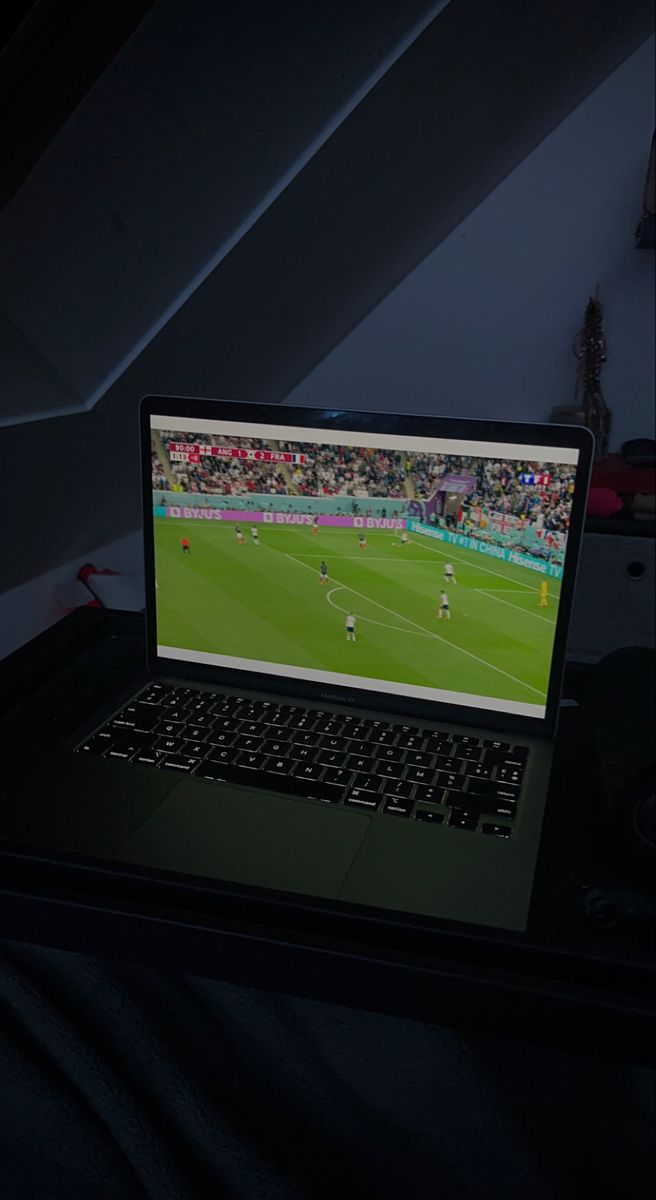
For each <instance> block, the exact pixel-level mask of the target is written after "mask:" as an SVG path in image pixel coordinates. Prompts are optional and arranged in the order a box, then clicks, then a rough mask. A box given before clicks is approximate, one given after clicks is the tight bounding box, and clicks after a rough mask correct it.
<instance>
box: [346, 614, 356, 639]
mask: <svg viewBox="0 0 656 1200" xmlns="http://www.w3.org/2000/svg"><path fill="white" fill-rule="evenodd" d="M346 640H347V642H354V641H355V617H354V615H353V613H349V614H348V616H347V618H346Z"/></svg>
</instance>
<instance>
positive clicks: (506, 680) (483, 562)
mask: <svg viewBox="0 0 656 1200" xmlns="http://www.w3.org/2000/svg"><path fill="white" fill-rule="evenodd" d="M242 529H243V531H244V539H245V541H244V544H243V545H239V544H238V542H237V538H236V535H235V531H234V525H233V524H232V523H226V524H225V525H224V524H222V523H220V522H218V521H216V522H214V521H212V522H210V521H206V520H195V521H194V520H190V521H178V520H171V519H168V518H155V561H156V577H157V593H156V594H157V641H158V643H159V644H160V645H165V646H178V647H181V648H185V649H188V650H198V651H206V652H210V653H214V654H227V655H234V656H238V657H240V658H250V659H264V660H266V661H269V662H277V663H289V664H292V665H294V666H297V667H309V668H314V669H318V670H322V671H335V672H339V673H342V674H348V675H363V676H368V677H373V678H379V679H389V680H394V681H397V682H399V683H409V684H415V685H420V686H423V687H433V688H444V689H447V690H449V691H456V692H469V693H474V694H476V695H479V696H490V697H496V698H498V699H504V700H515V701H523V702H525V703H530V704H544V702H545V697H546V691H547V681H548V673H549V663H550V659H551V651H552V646H553V640H554V629H555V620H556V611H557V607H558V598H559V594H560V583H559V581H558V580H555V579H549V580H548V581H547V582H548V587H549V596H548V607H547V608H540V607H539V606H538V600H539V597H538V588H539V585H540V583H541V582H542V580H543V579H544V578H545V576H543V575H541V574H538V573H537V572H531V571H530V570H528V569H527V568H525V567H518V566H515V565H513V564H509V563H503V562H498V561H497V560H496V559H491V558H487V557H486V556H484V555H482V554H478V553H476V551H472V550H460V549H458V548H457V547H453V548H451V547H445V546H442V545H440V544H439V543H437V542H435V541H434V540H432V539H431V540H429V539H428V538H422V537H421V535H417V534H412V535H410V542H409V544H408V545H407V546H401V545H400V542H399V535H397V534H393V533H388V532H370V531H367V549H366V550H364V551H362V550H360V549H359V547H358V532H359V531H358V530H356V529H332V528H325V529H322V530H321V532H320V533H319V535H318V536H313V535H312V533H311V530H310V528H308V527H305V526H302V527H299V526H287V527H281V526H271V525H265V524H261V525H259V526H258V532H259V537H260V540H259V545H255V544H254V543H253V540H252V537H251V533H250V527H249V525H248V520H247V517H246V519H245V520H244V522H243V524H242ZM184 535H186V536H187V537H188V538H189V542H190V546H191V554H189V555H185V554H183V552H182V549H181V547H180V538H181V537H183V536H184ZM322 558H325V560H326V563H327V566H328V572H329V584H328V585H327V586H322V585H320V583H319V564H320V562H321V559H322ZM445 562H451V563H452V564H453V568H454V573H455V577H456V580H457V583H455V584H453V583H452V584H450V585H448V587H447V588H446V590H447V592H448V594H449V599H450V604H451V620H449V621H447V620H446V619H445V618H444V617H443V618H442V619H441V620H438V619H437V614H438V608H439V597H440V591H441V590H442V586H443V581H444V571H443V567H444V563H445ZM349 612H353V613H354V614H355V616H356V637H357V640H356V642H355V643H353V642H347V640H346V629H345V620H346V614H347V613H349Z"/></svg>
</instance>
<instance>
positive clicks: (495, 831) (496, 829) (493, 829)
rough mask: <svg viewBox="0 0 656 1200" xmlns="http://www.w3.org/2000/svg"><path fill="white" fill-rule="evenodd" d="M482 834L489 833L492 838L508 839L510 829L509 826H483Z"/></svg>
mask: <svg viewBox="0 0 656 1200" xmlns="http://www.w3.org/2000/svg"><path fill="white" fill-rule="evenodd" d="M483 833H490V834H492V835H493V836H494V837H503V838H508V837H510V835H511V833H512V829H511V828H510V826H509V825H483Z"/></svg>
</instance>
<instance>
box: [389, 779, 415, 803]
mask: <svg viewBox="0 0 656 1200" xmlns="http://www.w3.org/2000/svg"><path fill="white" fill-rule="evenodd" d="M383 793H384V795H385V796H388V797H389V798H390V799H391V798H392V797H395V798H396V799H398V800H407V799H408V797H409V796H411V795H412V784H411V783H407V782H406V780H405V779H385V780H384V782H383Z"/></svg>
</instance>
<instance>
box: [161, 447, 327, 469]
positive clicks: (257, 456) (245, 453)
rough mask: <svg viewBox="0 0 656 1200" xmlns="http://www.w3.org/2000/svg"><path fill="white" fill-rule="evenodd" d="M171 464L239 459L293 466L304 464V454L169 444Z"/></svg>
mask: <svg viewBox="0 0 656 1200" xmlns="http://www.w3.org/2000/svg"><path fill="white" fill-rule="evenodd" d="M168 452H169V458H170V459H171V462H186V463H199V462H200V461H201V459H202V458H241V459H245V460H250V461H251V462H270V463H290V464H291V465H293V466H296V465H299V464H301V465H302V464H303V463H304V462H305V455H304V454H293V453H291V452H289V451H287V450H251V449H245V448H243V447H241V446H209V445H206V444H204V443H202V442H201V444H200V445H198V446H195V445H194V444H193V443H192V442H169V445H168Z"/></svg>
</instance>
